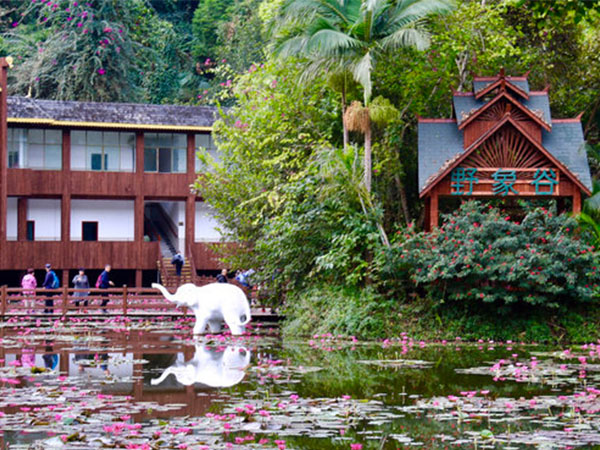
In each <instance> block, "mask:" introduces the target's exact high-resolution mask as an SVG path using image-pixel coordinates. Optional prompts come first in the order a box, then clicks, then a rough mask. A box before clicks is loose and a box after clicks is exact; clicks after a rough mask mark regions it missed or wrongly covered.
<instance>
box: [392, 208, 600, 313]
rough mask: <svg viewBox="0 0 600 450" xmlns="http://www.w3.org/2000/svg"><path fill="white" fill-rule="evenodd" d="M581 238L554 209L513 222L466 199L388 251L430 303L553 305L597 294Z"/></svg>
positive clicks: (590, 251)
mask: <svg viewBox="0 0 600 450" xmlns="http://www.w3.org/2000/svg"><path fill="white" fill-rule="evenodd" d="M585 237H586V236H585V235H584V234H582V232H581V231H580V230H579V229H578V227H577V221H576V220H575V219H573V218H571V217H569V216H566V215H559V216H558V215H556V213H555V212H553V211H551V210H547V209H542V208H537V209H534V210H531V211H529V212H528V213H527V215H526V216H525V217H524V218H523V219H522V220H521V221H516V220H513V219H512V218H511V217H509V216H508V215H507V214H506V213H504V212H502V211H500V210H499V209H497V208H493V207H491V206H485V205H482V204H480V203H477V202H468V203H465V204H463V205H462V207H461V208H460V209H459V210H458V211H456V212H455V213H454V214H451V215H447V216H445V217H444V218H443V225H442V226H441V227H440V228H439V229H437V230H435V231H434V232H433V233H423V232H421V233H418V232H416V231H415V230H414V229H409V230H408V231H407V232H406V233H405V234H404V235H403V236H402V237H401V242H399V243H398V244H397V245H396V247H395V249H394V255H393V256H394V259H395V263H396V264H397V265H400V266H401V267H404V268H406V269H407V270H408V271H409V273H410V275H411V278H412V280H413V282H414V283H415V284H416V285H418V286H423V287H424V288H425V289H426V291H427V293H428V294H429V296H430V297H431V298H432V299H433V300H434V301H438V302H442V303H443V302H444V301H445V300H451V301H460V302H464V303H467V304H473V303H478V302H487V303H496V304H504V305H507V304H515V303H520V304H523V303H525V304H530V305H536V306H546V307H551V308H557V307H559V306H564V305H567V304H569V303H571V302H590V301H594V300H595V299H596V298H597V296H598V284H599V280H600V274H599V272H598V267H597V264H598V256H597V254H596V251H595V248H594V247H593V246H590V245H589V244H588V243H587V241H586V239H585Z"/></svg>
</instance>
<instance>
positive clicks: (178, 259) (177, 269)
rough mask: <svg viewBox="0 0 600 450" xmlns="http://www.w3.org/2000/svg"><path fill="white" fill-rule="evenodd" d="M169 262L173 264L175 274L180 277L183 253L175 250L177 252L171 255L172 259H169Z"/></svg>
mask: <svg viewBox="0 0 600 450" xmlns="http://www.w3.org/2000/svg"><path fill="white" fill-rule="evenodd" d="M171 264H173V265H174V266H175V274H176V275H177V276H178V277H180V276H181V268H182V267H183V265H184V264H185V259H184V258H183V255H182V254H181V252H180V251H179V250H178V251H177V253H175V256H173V259H171Z"/></svg>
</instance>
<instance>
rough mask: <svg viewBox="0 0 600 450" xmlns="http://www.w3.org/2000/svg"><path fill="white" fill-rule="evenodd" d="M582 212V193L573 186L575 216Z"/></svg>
mask: <svg viewBox="0 0 600 450" xmlns="http://www.w3.org/2000/svg"><path fill="white" fill-rule="evenodd" d="M580 212H581V191H580V190H579V188H577V186H573V214H579V213H580Z"/></svg>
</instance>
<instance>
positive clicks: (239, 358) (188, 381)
mask: <svg viewBox="0 0 600 450" xmlns="http://www.w3.org/2000/svg"><path fill="white" fill-rule="evenodd" d="M249 364H250V352H249V351H248V350H246V348H245V347H238V346H228V347H227V348H226V349H225V351H218V350H217V349H216V348H212V347H204V346H202V345H196V353H194V357H193V358H192V359H191V360H189V361H187V362H184V361H183V355H178V356H177V361H176V362H175V364H173V365H172V366H170V367H167V368H166V369H165V371H164V372H163V373H162V374H161V376H160V377H158V378H153V379H152V380H150V384H152V385H153V386H154V385H157V384H160V383H162V382H163V381H164V380H165V378H167V377H168V376H169V375H171V374H173V375H175V378H177V381H178V382H179V383H181V384H183V385H185V386H191V385H192V384H194V383H200V384H203V385H205V386H209V387H213V388H220V387H231V386H235V385H236V384H238V383H239V382H240V381H242V380H243V378H244V376H245V375H246V372H245V369H246V367H248V365H249Z"/></svg>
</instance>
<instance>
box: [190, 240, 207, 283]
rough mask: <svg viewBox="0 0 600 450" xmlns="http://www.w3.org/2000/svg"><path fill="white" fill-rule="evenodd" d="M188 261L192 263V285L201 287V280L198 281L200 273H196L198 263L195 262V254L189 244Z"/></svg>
mask: <svg viewBox="0 0 600 450" xmlns="http://www.w3.org/2000/svg"><path fill="white" fill-rule="evenodd" d="M187 259H188V261H189V262H190V270H191V271H192V283H194V284H195V285H196V286H199V285H200V280H199V279H198V272H196V263H195V262H194V252H193V251H192V246H191V245H190V244H189V242H188V244H187ZM205 284H206V283H205Z"/></svg>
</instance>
